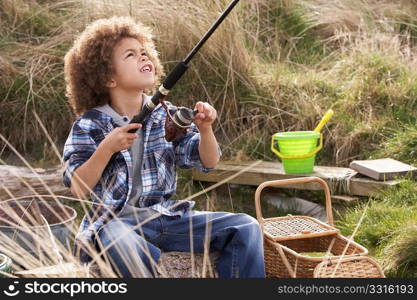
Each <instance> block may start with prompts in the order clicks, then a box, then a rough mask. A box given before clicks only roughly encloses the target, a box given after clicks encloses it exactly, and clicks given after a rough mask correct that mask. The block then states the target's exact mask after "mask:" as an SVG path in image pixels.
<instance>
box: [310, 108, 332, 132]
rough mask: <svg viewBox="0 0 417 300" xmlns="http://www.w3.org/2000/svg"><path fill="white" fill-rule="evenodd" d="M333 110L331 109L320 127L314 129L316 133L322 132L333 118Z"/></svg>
mask: <svg viewBox="0 0 417 300" xmlns="http://www.w3.org/2000/svg"><path fill="white" fill-rule="evenodd" d="M333 113H334V112H333V110H331V109H329V110H328V111H327V112H326V113H325V114H324V116H323V119H321V121H320V123H319V125H317V127H316V128H315V129H314V132H320V131H321V130H322V129H323V127H324V125H325V124H326V123H327V122H328V121H329V120H330V118H331V117H332V116H333Z"/></svg>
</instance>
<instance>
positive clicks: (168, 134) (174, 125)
mask: <svg viewBox="0 0 417 300" xmlns="http://www.w3.org/2000/svg"><path fill="white" fill-rule="evenodd" d="M161 104H162V106H163V107H164V109H165V110H166V112H167V118H166V119H165V139H166V140H167V142H172V141H173V140H175V139H176V138H178V137H180V136H181V135H183V134H185V133H186V132H187V129H188V128H190V127H191V123H192V122H193V121H194V118H195V116H196V115H197V113H198V110H194V111H193V110H192V109H190V108H188V107H183V106H181V107H175V106H171V107H168V106H167V105H166V104H165V103H164V102H163V101H161Z"/></svg>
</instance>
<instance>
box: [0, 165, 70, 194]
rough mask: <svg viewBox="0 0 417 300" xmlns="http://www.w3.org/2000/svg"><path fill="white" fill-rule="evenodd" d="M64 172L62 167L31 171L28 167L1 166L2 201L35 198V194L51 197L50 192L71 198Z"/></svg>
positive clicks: (0, 185)
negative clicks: (25, 197)
mask: <svg viewBox="0 0 417 300" xmlns="http://www.w3.org/2000/svg"><path fill="white" fill-rule="evenodd" d="M63 171H64V169H63V168H62V166H53V167H51V168H48V169H41V168H36V169H33V170H31V169H29V168H26V167H17V166H11V165H0V201H1V200H4V199H10V198H14V197H22V196H26V195H27V196H33V195H34V194H35V193H37V194H40V195H50V192H49V191H52V193H53V194H54V195H62V196H69V195H71V193H70V190H69V189H68V188H67V187H65V186H64V184H63V182H62V174H63ZM32 190H33V191H32ZM34 191H35V192H34Z"/></svg>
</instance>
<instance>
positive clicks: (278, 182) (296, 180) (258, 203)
mask: <svg viewBox="0 0 417 300" xmlns="http://www.w3.org/2000/svg"><path fill="white" fill-rule="evenodd" d="M310 182H317V183H319V184H320V185H321V186H322V188H323V190H324V194H325V196H326V215H327V223H328V224H330V225H333V212H332V200H331V197H330V189H329V186H328V185H327V183H326V181H324V180H323V179H321V178H319V177H302V178H291V179H281V180H271V181H265V182H263V183H261V184H260V185H259V186H258V188H257V189H256V192H255V209H256V218H257V219H258V222H259V224H260V225H261V226H262V229H263V223H264V222H265V219H264V218H263V217H262V210H261V192H262V190H263V189H264V188H266V187H269V186H270V187H276V186H283V185H293V184H302V183H310Z"/></svg>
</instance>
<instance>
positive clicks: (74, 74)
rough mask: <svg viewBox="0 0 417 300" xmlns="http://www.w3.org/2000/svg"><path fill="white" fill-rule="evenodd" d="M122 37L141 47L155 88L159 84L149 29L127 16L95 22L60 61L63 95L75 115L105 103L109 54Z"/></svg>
mask: <svg viewBox="0 0 417 300" xmlns="http://www.w3.org/2000/svg"><path fill="white" fill-rule="evenodd" d="M123 38H135V39H137V40H138V41H139V42H140V43H141V44H142V45H143V47H144V48H145V50H146V52H147V54H148V57H149V59H150V60H151V61H152V63H153V64H154V67H155V78H156V80H155V87H156V86H157V85H158V84H159V79H160V77H161V76H162V75H163V72H164V71H163V67H162V64H161V62H160V61H159V58H158V52H157V51H156V49H155V44H154V42H153V40H152V32H151V30H150V28H149V27H146V26H144V25H143V24H141V23H139V22H135V21H134V20H133V19H132V18H129V17H112V18H109V19H100V20H96V21H95V22H93V23H91V24H90V25H88V26H87V27H86V29H85V30H84V31H83V32H82V33H81V35H80V36H79V37H78V38H77V39H76V40H75V41H74V45H73V46H72V48H71V49H70V50H69V51H68V52H67V54H66V55H65V58H64V72H65V83H66V96H67V97H68V99H69V103H70V105H71V107H72V109H73V110H74V113H75V114H76V115H77V116H79V115H81V114H82V113H84V112H85V111H87V110H88V109H90V108H93V107H96V106H99V105H104V104H106V103H109V101H110V95H109V89H108V88H107V87H106V83H107V82H108V81H109V80H110V76H111V75H112V74H113V66H112V60H111V58H112V53H113V49H114V46H115V45H116V44H117V42H119V41H120V40H121V39H123Z"/></svg>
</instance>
